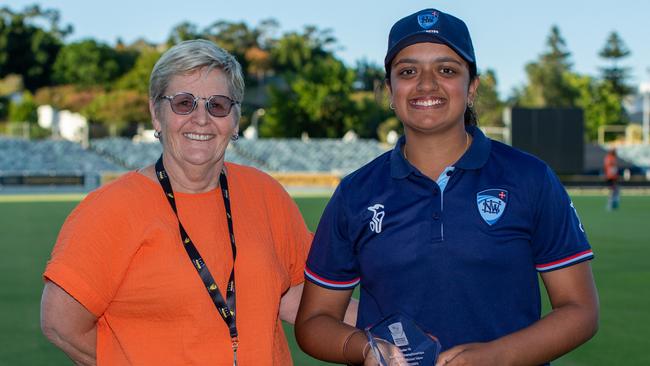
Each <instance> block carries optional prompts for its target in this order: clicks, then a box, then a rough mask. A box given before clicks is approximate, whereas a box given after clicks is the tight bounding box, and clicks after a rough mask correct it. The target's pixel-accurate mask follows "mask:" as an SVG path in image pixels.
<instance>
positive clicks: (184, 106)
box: [171, 94, 194, 114]
mask: <svg viewBox="0 0 650 366" xmlns="http://www.w3.org/2000/svg"><path fill="white" fill-rule="evenodd" d="M171 103H172V105H171V106H172V110H173V111H174V112H176V113H178V114H190V113H192V111H193V110H194V96H192V95H190V94H178V95H175V96H174V97H173V98H172V100H171Z"/></svg>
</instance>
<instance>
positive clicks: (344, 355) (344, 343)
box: [343, 329, 365, 364]
mask: <svg viewBox="0 0 650 366" xmlns="http://www.w3.org/2000/svg"><path fill="white" fill-rule="evenodd" d="M359 332H363V331H362V330H361V329H357V330H355V331H354V332H351V333H350V334H348V336H347V337H345V341H343V359H344V360H345V362H346V363H347V364H352V362H350V360H349V359H348V357H347V356H346V351H347V348H348V343H349V342H350V339H351V338H352V336H354V335H355V334H357V333H359ZM364 349H365V348H364ZM364 359H365V357H364Z"/></svg>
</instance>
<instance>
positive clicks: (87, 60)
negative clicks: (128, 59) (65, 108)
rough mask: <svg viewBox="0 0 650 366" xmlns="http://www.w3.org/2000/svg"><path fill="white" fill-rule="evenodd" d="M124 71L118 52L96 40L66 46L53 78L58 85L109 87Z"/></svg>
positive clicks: (56, 64)
mask: <svg viewBox="0 0 650 366" xmlns="http://www.w3.org/2000/svg"><path fill="white" fill-rule="evenodd" d="M121 73H122V70H121V69H120V63H119V56H118V54H117V51H115V49H113V48H111V47H109V46H107V45H105V44H102V43H98V42H97V41H95V40H93V39H87V40H83V41H79V42H75V43H70V44H67V45H65V46H64V47H63V48H62V49H61V51H60V52H59V54H58V56H57V58H56V61H55V62H54V66H53V78H54V80H55V81H56V82H57V83H58V84H75V85H79V86H81V87H90V86H94V85H104V86H108V84H109V82H111V81H113V80H115V79H116V78H117V77H118V76H120V75H121Z"/></svg>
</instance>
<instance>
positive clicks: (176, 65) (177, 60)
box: [149, 39, 244, 120]
mask: <svg viewBox="0 0 650 366" xmlns="http://www.w3.org/2000/svg"><path fill="white" fill-rule="evenodd" d="M204 67H207V71H208V72H209V71H210V70H212V69H220V70H222V71H223V72H224V73H225V74H226V79H227V80H228V90H229V91H230V94H231V97H232V98H233V99H234V100H235V101H237V102H241V101H242V100H243V99H244V75H243V73H242V69H241V65H240V64H239V62H237V60H236V59H235V57H234V56H233V55H231V54H230V53H228V51H226V50H224V49H223V48H221V47H219V46H217V45H216V44H214V42H210V41H208V40H205V39H194V40H189V41H183V42H181V43H179V44H177V45H175V46H174V47H172V48H170V49H168V50H167V51H165V53H163V55H162V56H161V57H160V59H159V60H158V61H157V62H156V64H155V65H154V67H153V70H152V71H151V77H150V78H149V98H150V99H151V100H152V101H153V103H154V104H155V105H156V106H157V105H158V102H159V101H160V100H161V99H160V98H161V97H162V96H163V95H164V93H165V91H166V90H167V87H168V86H169V83H170V81H171V79H172V78H173V77H174V76H177V75H186V74H190V73H193V72H195V71H197V70H200V69H202V68H204ZM234 107H236V108H235V111H236V113H237V116H236V117H237V120H239V117H240V116H241V109H240V107H239V106H238V105H236V106H234Z"/></svg>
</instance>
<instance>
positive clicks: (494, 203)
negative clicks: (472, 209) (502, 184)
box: [476, 189, 508, 226]
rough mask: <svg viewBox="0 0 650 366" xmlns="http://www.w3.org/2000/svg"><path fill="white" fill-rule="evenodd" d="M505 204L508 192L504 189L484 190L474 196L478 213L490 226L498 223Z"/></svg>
mask: <svg viewBox="0 0 650 366" xmlns="http://www.w3.org/2000/svg"><path fill="white" fill-rule="evenodd" d="M507 204H508V191H506V190H505V189H486V190H484V191H481V192H479V193H477V194H476V205H477V208H478V213H479V214H481V218H483V220H484V221H485V222H486V223H487V224H488V225H490V226H492V225H494V224H495V223H496V222H497V221H499V219H500V218H501V216H502V215H503V212H504V211H505V209H506V205H507Z"/></svg>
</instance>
